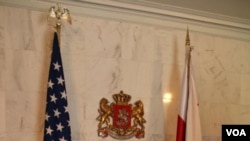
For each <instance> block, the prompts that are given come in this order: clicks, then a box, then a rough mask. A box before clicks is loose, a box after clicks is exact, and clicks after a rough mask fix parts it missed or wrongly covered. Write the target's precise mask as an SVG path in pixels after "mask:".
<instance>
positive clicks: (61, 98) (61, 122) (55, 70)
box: [44, 33, 71, 141]
mask: <svg viewBox="0 0 250 141" xmlns="http://www.w3.org/2000/svg"><path fill="white" fill-rule="evenodd" d="M44 123H45V125H44V141H71V130H70V123H69V112H68V103H67V92H66V87H65V79H64V74H63V66H62V60H61V54H60V48H59V44H58V38H57V34H56V33H55V34H54V42H53V50H52V55H51V63H50V68H49V77H48V87H47V100H46V112H45V121H44Z"/></svg>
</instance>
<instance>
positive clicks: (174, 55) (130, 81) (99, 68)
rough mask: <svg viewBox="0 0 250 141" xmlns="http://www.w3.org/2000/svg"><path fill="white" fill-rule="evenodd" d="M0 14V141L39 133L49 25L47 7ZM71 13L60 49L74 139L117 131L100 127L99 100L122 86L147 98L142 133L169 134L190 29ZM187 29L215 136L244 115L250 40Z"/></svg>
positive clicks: (157, 140) (169, 140) (249, 112)
mask: <svg viewBox="0 0 250 141" xmlns="http://www.w3.org/2000/svg"><path fill="white" fill-rule="evenodd" d="M0 17H1V20H0V111H1V112H0V141H16V140H17V139H18V140H19V141H42V137H43V123H44V118H45V115H44V113H45V103H46V101H45V97H46V88H47V79H48V68H49V61H50V52H51V46H52V38H53V29H52V27H51V26H50V25H48V23H47V21H46V12H41V11H32V10H28V9H24V8H21V9H20V8H13V7H7V6H0ZM72 17H73V21H72V25H69V24H67V23H64V25H63V28H62V33H61V52H62V59H63V65H64V75H65V80H66V88H67V93H68V103H69V112H70V116H71V117H70V118H71V120H70V123H71V126H72V137H73V140H74V141H100V140H106V141H107V140H108V141H112V140H114V139H112V138H110V137H108V138H105V139H102V138H100V137H98V136H97V124H98V121H96V117H97V116H98V111H97V109H98V106H99V101H100V99H101V98H102V97H105V98H107V99H109V100H110V101H113V99H112V95H113V94H115V93H119V92H120V90H123V91H124V92H125V93H128V94H130V95H131V96H132V100H131V103H133V102H134V101H136V100H139V99H140V100H142V101H143V103H144V110H145V119H146V120H147V123H146V125H145V126H146V136H145V138H144V139H141V140H142V141H175V132H176V122H177V113H178V105H179V90H180V83H181V79H182V72H183V66H184V61H185V60H184V57H185V47H184V45H185V36H186V31H182V30H177V29H171V28H169V29H167V28H161V27H155V26H148V25H143V24H136V23H127V22H121V21H113V20H108V19H98V18H94V17H84V16H79V15H72ZM190 38H191V44H192V45H193V46H194V50H193V52H192V57H193V67H194V71H195V72H194V75H195V82H196V86H197V92H198V98H199V101H200V114H201V115H200V116H201V125H202V127H201V128H202V134H203V140H204V141H220V140H221V137H220V136H221V125H222V124H249V123H250V118H249V117H250V108H249V106H250V103H249V100H250V96H249V93H250V86H249V84H250V55H249V53H250V41H241V40H237V39H230V38H225V37H217V36H214V35H207V34H202V33H196V32H192V30H190ZM167 92H169V93H171V96H172V98H171V100H170V102H168V103H164V102H163V96H164V94H165V93H167ZM130 140H131V141H137V140H138V139H130Z"/></svg>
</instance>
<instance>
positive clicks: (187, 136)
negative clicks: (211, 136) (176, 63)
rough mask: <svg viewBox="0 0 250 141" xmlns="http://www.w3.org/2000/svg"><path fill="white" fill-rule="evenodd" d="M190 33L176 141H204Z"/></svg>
mask: <svg viewBox="0 0 250 141" xmlns="http://www.w3.org/2000/svg"><path fill="white" fill-rule="evenodd" d="M191 50H192V47H191V46H190V40H189V35H188V31H187V39H186V60H185V69H184V74H183V80H182V89H181V100H180V107H179V114H178V122H177V134H176V141H202V135H201V126H200V115H199V103H198V99H197V95H196V89H195V83H194V79H193V75H192V67H191Z"/></svg>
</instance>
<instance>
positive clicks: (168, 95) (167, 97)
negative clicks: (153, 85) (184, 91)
mask: <svg viewBox="0 0 250 141" xmlns="http://www.w3.org/2000/svg"><path fill="white" fill-rule="evenodd" d="M171 100H172V94H171V93H165V94H164V95H163V102H164V103H169V102H171Z"/></svg>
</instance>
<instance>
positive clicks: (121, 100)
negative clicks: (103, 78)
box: [113, 91, 131, 105]
mask: <svg viewBox="0 0 250 141" xmlns="http://www.w3.org/2000/svg"><path fill="white" fill-rule="evenodd" d="M113 99H114V100H115V102H116V104H120V105H126V104H128V102H129V101H130V99H131V96H130V95H128V94H124V93H123V91H120V93H119V94H114V95H113Z"/></svg>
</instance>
